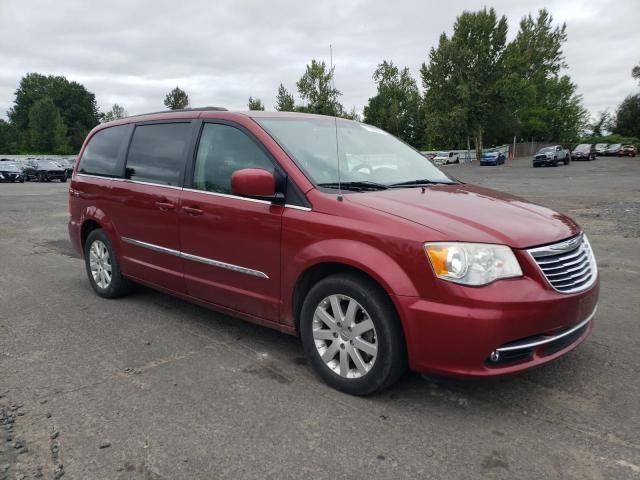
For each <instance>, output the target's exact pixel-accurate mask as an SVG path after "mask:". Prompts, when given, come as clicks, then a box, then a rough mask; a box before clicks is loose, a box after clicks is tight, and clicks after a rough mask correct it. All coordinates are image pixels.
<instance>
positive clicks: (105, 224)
mask: <svg viewBox="0 0 640 480" xmlns="http://www.w3.org/2000/svg"><path fill="white" fill-rule="evenodd" d="M98 228H101V229H102V230H104V232H105V234H106V235H107V236H108V237H109V240H110V241H111V245H112V246H113V248H114V249H115V250H116V251H117V253H119V252H118V250H119V246H120V244H119V241H118V240H119V237H118V235H117V234H116V230H115V228H114V226H113V224H112V223H111V221H110V220H109V218H108V216H107V215H106V214H105V212H104V211H103V210H101V209H99V208H97V207H88V208H87V209H85V211H84V212H83V213H82V217H81V222H80V248H81V249H82V252H83V253H84V246H85V243H86V241H87V237H88V236H89V234H90V233H91V232H92V231H94V230H96V229H98Z"/></svg>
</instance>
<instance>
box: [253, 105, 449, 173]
mask: <svg viewBox="0 0 640 480" xmlns="http://www.w3.org/2000/svg"><path fill="white" fill-rule="evenodd" d="M254 119H255V120H256V121H257V122H258V123H259V124H260V125H261V126H262V127H263V128H264V129H265V130H267V132H269V133H270V134H271V135H272V136H273V137H274V138H275V140H276V141H278V143H280V145H281V146H282V147H283V148H284V149H285V150H287V152H288V153H289V154H290V156H291V157H292V158H293V160H294V161H295V162H296V163H297V164H298V166H300V168H301V169H302V170H303V171H304V172H305V174H306V175H307V176H308V177H309V179H310V180H311V181H312V182H314V183H315V184H316V185H318V184H330V183H337V182H338V181H340V182H341V183H347V182H375V183H377V184H385V185H390V184H394V183H402V182H411V181H415V180H424V181H425V183H453V182H454V181H453V180H452V179H451V178H449V177H448V176H447V175H445V174H444V173H442V172H441V171H440V170H438V168H437V167H435V166H434V165H433V164H432V163H431V162H429V161H428V160H426V159H425V158H424V157H423V156H422V155H421V154H420V153H419V152H417V151H415V150H414V149H412V148H411V147H409V146H407V145H406V144H404V143H402V142H401V141H400V140H398V139H397V138H395V137H393V136H392V135H390V134H388V133H386V132H384V131H383V130H380V129H378V128H375V127H372V126H370V125H366V124H363V123H358V122H353V121H350V120H342V119H338V120H337V122H334V118H333V117H324V118H323V117H297V118H296V117H279V118H278V117H270V118H269V117H263V118H254ZM336 123H337V129H338V132H337V137H338V139H339V142H338V146H337V148H336ZM336 150H337V151H338V152H339V155H340V172H338V168H337V167H338V165H337V164H338V161H337V158H338V157H337V153H336Z"/></svg>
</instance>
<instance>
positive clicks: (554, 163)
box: [551, 158, 558, 167]
mask: <svg viewBox="0 0 640 480" xmlns="http://www.w3.org/2000/svg"><path fill="white" fill-rule="evenodd" d="M551 165H553V166H554V167H557V166H558V159H557V158H554V159H553V163H552V164H551Z"/></svg>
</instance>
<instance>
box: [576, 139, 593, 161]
mask: <svg viewBox="0 0 640 480" xmlns="http://www.w3.org/2000/svg"><path fill="white" fill-rule="evenodd" d="M596 155H597V154H596V147H595V145H592V144H590V143H581V144H580V145H578V146H577V147H576V148H574V149H573V152H571V158H572V159H573V160H595V159H596Z"/></svg>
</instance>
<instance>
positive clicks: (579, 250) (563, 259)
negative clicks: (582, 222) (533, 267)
mask: <svg viewBox="0 0 640 480" xmlns="http://www.w3.org/2000/svg"><path fill="white" fill-rule="evenodd" d="M528 252H529V254H530V255H531V256H532V257H533V259H534V260H535V262H536V263H537V264H538V267H540V270H542V273H543V274H544V276H545V278H546V279H547V281H548V282H549V284H550V285H551V286H552V287H553V288H554V289H555V290H557V291H558V292H562V293H576V292H581V291H583V290H586V289H587V288H589V287H590V286H591V285H593V282H595V280H596V277H597V274H598V270H597V266H596V259H595V257H594V256H593V251H592V250H591V245H590V244H589V240H587V237H586V236H585V235H584V234H582V233H581V234H579V235H577V236H575V237H572V238H570V239H568V240H564V241H562V242H559V243H554V244H551V245H545V246H544V247H537V248H532V249H530V250H528Z"/></svg>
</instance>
